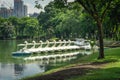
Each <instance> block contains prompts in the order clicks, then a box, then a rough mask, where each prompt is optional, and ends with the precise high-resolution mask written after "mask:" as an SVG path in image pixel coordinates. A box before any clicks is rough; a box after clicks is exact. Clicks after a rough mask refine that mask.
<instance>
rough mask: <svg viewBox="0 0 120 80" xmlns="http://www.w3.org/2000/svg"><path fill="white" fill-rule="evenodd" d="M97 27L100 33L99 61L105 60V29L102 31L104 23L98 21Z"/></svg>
mask: <svg viewBox="0 0 120 80" xmlns="http://www.w3.org/2000/svg"><path fill="white" fill-rule="evenodd" d="M97 26H98V33H99V46H100V49H99V56H98V59H103V58H104V43H103V29H102V22H101V20H99V19H98V20H97Z"/></svg>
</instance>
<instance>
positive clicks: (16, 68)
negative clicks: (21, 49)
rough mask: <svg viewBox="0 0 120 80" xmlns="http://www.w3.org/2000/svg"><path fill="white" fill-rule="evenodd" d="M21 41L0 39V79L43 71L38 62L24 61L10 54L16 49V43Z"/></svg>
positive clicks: (4, 79) (14, 79) (6, 79)
mask: <svg viewBox="0 0 120 80" xmlns="http://www.w3.org/2000/svg"><path fill="white" fill-rule="evenodd" d="M18 43H23V41H16V40H4V41H3V40H2V41H0V80H18V79H20V78H23V77H26V76H31V75H34V74H37V73H42V72H44V71H45V66H42V67H41V64H39V63H38V62H32V63H26V62H24V61H23V60H22V59H16V58H14V57H13V56H12V55H11V54H12V52H14V51H16V50H17V46H16V45H17V44H18Z"/></svg>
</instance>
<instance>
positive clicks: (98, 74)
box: [66, 48, 120, 80]
mask: <svg viewBox="0 0 120 80" xmlns="http://www.w3.org/2000/svg"><path fill="white" fill-rule="evenodd" d="M89 60H90V61H92V62H93V63H105V65H104V66H103V67H102V68H100V69H97V70H92V71H89V72H88V73H86V74H85V75H83V76H74V77H72V78H71V79H66V80H120V48H112V49H107V50H105V59H103V60H95V59H94V58H92V57H89ZM106 63H107V64H106Z"/></svg>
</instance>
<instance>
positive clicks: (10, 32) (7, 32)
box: [0, 21, 14, 39]
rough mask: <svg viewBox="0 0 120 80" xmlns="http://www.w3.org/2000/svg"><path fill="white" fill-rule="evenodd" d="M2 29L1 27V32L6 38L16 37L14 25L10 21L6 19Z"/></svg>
mask: <svg viewBox="0 0 120 80" xmlns="http://www.w3.org/2000/svg"><path fill="white" fill-rule="evenodd" d="M0 29H1V34H2V36H3V38H4V39H7V38H13V37H14V26H13V25H12V24H11V23H10V22H7V21H6V22H4V23H2V25H1V27H0Z"/></svg>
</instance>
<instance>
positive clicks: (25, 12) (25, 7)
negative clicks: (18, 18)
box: [24, 5, 28, 16]
mask: <svg viewBox="0 0 120 80" xmlns="http://www.w3.org/2000/svg"><path fill="white" fill-rule="evenodd" d="M27 11H28V10H27V5H24V16H27V15H28V14H27Z"/></svg>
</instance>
